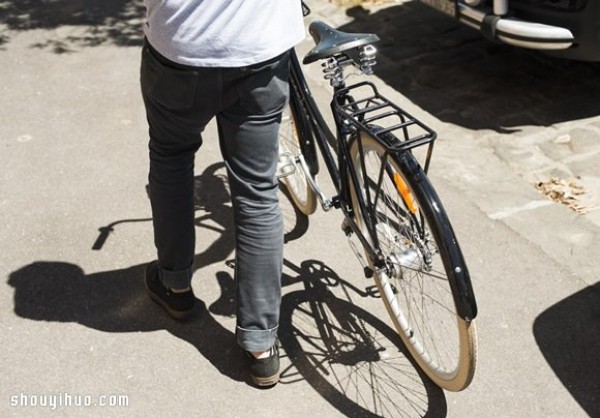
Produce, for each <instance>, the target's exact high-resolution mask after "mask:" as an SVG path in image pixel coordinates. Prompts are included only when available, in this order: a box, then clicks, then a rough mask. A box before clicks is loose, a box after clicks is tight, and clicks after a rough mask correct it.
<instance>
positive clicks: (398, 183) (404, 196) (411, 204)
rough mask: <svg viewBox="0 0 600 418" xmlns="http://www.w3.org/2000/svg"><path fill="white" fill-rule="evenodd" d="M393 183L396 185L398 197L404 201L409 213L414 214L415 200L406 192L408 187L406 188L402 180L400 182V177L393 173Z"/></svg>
mask: <svg viewBox="0 0 600 418" xmlns="http://www.w3.org/2000/svg"><path fill="white" fill-rule="evenodd" d="M394 183H396V188H397V189H398V191H399V192H400V195H401V196H402V200H404V203H405V204H406V207H407V208H408V210H410V213H412V214H414V213H415V212H416V211H417V207H416V206H415V199H414V197H413V195H412V193H411V192H410V190H408V186H406V183H405V182H404V180H402V177H400V174H398V173H394Z"/></svg>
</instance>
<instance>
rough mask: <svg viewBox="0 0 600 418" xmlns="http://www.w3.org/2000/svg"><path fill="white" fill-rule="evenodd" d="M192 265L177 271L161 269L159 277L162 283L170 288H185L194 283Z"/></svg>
mask: <svg viewBox="0 0 600 418" xmlns="http://www.w3.org/2000/svg"><path fill="white" fill-rule="evenodd" d="M192 275H193V271H192V266H190V267H188V268H186V269H183V270H177V271H171V270H165V269H163V268H161V269H159V277H160V282H161V283H162V285H163V286H164V287H166V288H168V289H185V288H186V287H189V286H190V284H191V283H192Z"/></svg>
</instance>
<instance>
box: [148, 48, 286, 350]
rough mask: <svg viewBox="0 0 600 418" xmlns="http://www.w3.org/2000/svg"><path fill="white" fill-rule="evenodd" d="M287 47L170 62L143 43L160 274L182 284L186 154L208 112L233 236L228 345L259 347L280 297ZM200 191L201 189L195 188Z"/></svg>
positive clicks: (271, 331) (272, 330) (271, 327)
mask: <svg viewBox="0 0 600 418" xmlns="http://www.w3.org/2000/svg"><path fill="white" fill-rule="evenodd" d="M288 73H289V53H285V54H283V55H281V56H278V57H276V58H274V59H271V60H269V61H266V62H263V63H260V64H256V65H252V66H248V67H241V68H199V67H189V66H184V65H180V64H176V63H173V62H171V61H169V60H167V59H166V58H164V57H163V56H161V55H159V54H158V53H157V52H156V51H155V50H154V49H152V47H151V46H150V45H148V44H147V43H146V45H145V46H144V48H143V52H142V66H141V87H142V95H143V98H144V103H145V106H146V114H147V119H148V124H149V133H150V142H149V149H150V173H149V176H148V177H149V184H150V202H151V206H152V217H153V224H154V241H155V245H156V248H157V252H158V261H159V265H160V270H159V271H160V277H161V281H162V283H163V284H164V286H167V287H172V288H182V287H187V286H188V285H189V284H190V281H191V277H192V272H193V268H192V267H193V266H192V263H193V258H194V252H195V229H194V198H193V194H194V182H193V179H194V155H195V153H196V151H197V150H198V149H199V148H200V145H201V144H202V136H201V134H202V131H203V130H204V128H205V126H206V125H207V124H208V122H209V121H210V120H212V119H213V118H214V117H216V120H217V125H218V131H219V140H220V147H221V153H222V156H223V159H224V161H225V164H226V167H227V173H228V177H229V184H230V190H231V199H232V204H233V213H234V221H235V237H236V263H235V273H234V276H235V281H236V289H237V290H236V296H237V300H236V302H237V329H236V335H237V341H238V343H239V344H240V345H241V346H242V347H243V348H244V349H246V350H249V351H264V350H267V349H269V348H270V347H271V346H272V345H273V343H274V341H275V338H276V333H277V327H278V324H279V308H280V303H281V271H282V262H283V220H282V217H281V213H280V210H279V205H278V200H277V189H278V184H277V179H276V169H277V151H278V149H277V133H278V130H279V124H280V121H281V112H282V109H283V107H284V105H285V103H286V101H287V99H288V93H289V86H288ZM200 193H201V191H200Z"/></svg>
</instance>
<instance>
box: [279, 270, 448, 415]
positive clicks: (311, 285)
mask: <svg viewBox="0 0 600 418" xmlns="http://www.w3.org/2000/svg"><path fill="white" fill-rule="evenodd" d="M285 265H286V267H287V268H288V270H291V272H292V273H294V274H296V275H297V276H295V277H294V276H291V275H289V274H285V275H284V278H283V280H284V285H285V284H292V283H296V282H301V283H303V285H304V289H303V290H299V291H294V292H291V293H288V294H286V295H285V296H284V297H283V300H282V306H281V322H280V324H281V325H280V333H279V338H280V341H281V344H282V346H283V348H284V349H285V352H286V354H287V355H288V356H289V359H290V361H291V365H290V366H289V367H288V368H286V369H285V370H284V371H283V372H282V377H281V384H293V383H295V382H296V381H298V380H302V379H303V380H306V381H307V383H309V384H310V385H311V386H312V387H313V388H314V389H315V390H316V391H317V392H318V393H319V394H320V395H321V396H322V397H323V398H325V399H326V400H327V401H328V402H329V403H330V404H331V405H332V406H334V407H335V408H336V409H337V410H338V411H340V412H341V413H342V414H344V415H345V416H381V415H385V416H388V415H389V416H406V417H409V416H415V417H416V416H418V417H443V416H446V414H447V405H446V399H445V396H444V392H443V391H442V390H441V389H440V388H439V387H437V386H436V385H435V384H433V383H432V382H431V381H430V380H429V379H428V378H427V377H426V376H425V375H424V374H423V373H422V372H421V370H420V369H419V368H418V366H417V365H416V363H414V362H413V360H412V358H411V357H410V356H409V354H408V352H407V351H406V348H405V347H404V345H403V344H402V342H401V340H400V338H399V336H398V335H397V334H396V332H395V331H394V330H393V329H392V328H391V327H389V326H388V325H386V324H385V323H383V322H382V321H381V320H380V319H378V318H377V317H375V316H374V315H373V314H371V313H370V312H367V311H366V310H364V309H363V308H361V307H359V306H358V305H355V304H354V303H352V302H351V300H350V293H352V294H353V295H354V296H356V297H357V298H365V297H369V298H375V299H377V300H376V301H374V302H376V303H378V304H382V302H381V301H380V300H379V297H378V295H377V292H376V290H375V289H374V286H370V287H367V288H365V289H364V290H361V289H358V288H356V287H354V286H353V285H351V284H350V283H348V282H346V281H345V280H343V279H342V278H340V277H339V276H338V275H337V274H336V273H335V271H333V270H332V269H331V268H329V267H328V266H327V265H325V264H324V263H323V262H321V261H318V260H306V261H303V262H302V263H301V265H300V266H295V265H293V264H292V263H291V262H289V261H286V263H285ZM334 288H341V289H343V290H344V293H345V295H346V297H344V298H340V297H337V296H336V295H334V293H333V292H332V289H334ZM348 290H350V291H351V292H348Z"/></svg>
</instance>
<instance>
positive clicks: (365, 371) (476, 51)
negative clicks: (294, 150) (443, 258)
mask: <svg viewBox="0 0 600 418" xmlns="http://www.w3.org/2000/svg"><path fill="white" fill-rule="evenodd" d="M8 3H10V4H9V5H7V7H6V8H5V9H4V10H5V11H4V12H2V13H3V14H0V16H8V17H11V19H6V20H5V21H4V23H1V22H0V28H2V27H3V28H4V29H5V30H4V31H3V32H0V39H1V40H0V42H2V43H0V60H1V62H2V74H1V75H0V80H2V83H0V93H1V94H0V108H1V109H2V112H1V113H0V147H1V148H2V152H0V167H1V168H0V175H1V180H0V213H1V214H2V219H3V225H4V228H3V234H2V236H1V238H0V243H1V247H0V248H2V254H1V255H0V272H1V274H2V277H3V280H2V281H0V328H1V329H2V334H1V335H2V338H3V340H2V342H3V344H2V346H3V349H4V355H3V356H2V357H1V358H0V372H1V374H2V376H3V378H2V380H1V381H0V416H3V417H4V416H49V415H55V414H58V415H60V416H76V417H81V416H86V417H87V416H102V417H105V416H140V417H141V416H165V415H168V416H207V417H221V416H239V417H264V416H269V417H278V416H290V417H296V416H297V417H300V416H312V415H316V414H318V415H320V416H323V417H335V416H369V415H383V416H410V417H413V416H414V417H417V416H430V417H444V416H449V417H524V416H527V417H566V416H568V417H585V416H600V382H599V380H598V378H597V376H599V375H600V360H598V352H600V333H599V332H598V320H599V318H600V304H599V303H598V300H599V297H600V284H599V283H600V282H598V277H600V262H599V261H598V250H597V245H598V243H599V239H598V238H599V236H600V226H599V222H597V219H598V218H597V213H598V212H590V214H589V215H578V214H576V213H575V212H573V211H571V210H570V209H568V208H567V207H566V206H564V205H560V204H558V203H552V202H550V201H547V200H546V199H545V197H544V196H542V195H540V194H539V193H538V191H536V190H535V188H534V187H533V185H532V182H535V181H536V180H537V177H536V176H539V175H542V174H543V173H545V171H544V170H545V169H546V168H547V167H550V166H552V164H553V163H556V165H557V166H558V165H559V166H560V167H561V168H562V169H563V174H564V173H565V172H566V173H567V174H569V175H570V174H573V175H575V176H576V175H578V173H579V172H578V171H577V170H583V171H581V172H583V173H585V175H583V176H582V180H585V181H587V183H586V187H587V188H588V189H589V190H595V189H594V184H595V183H594V181H595V177H594V175H595V176H596V177H600V174H599V173H598V171H599V170H598V169H597V168H596V167H597V165H596V166H594V165H593V164H592V163H591V162H592V161H593V157H594V156H595V155H596V154H595V152H596V149H597V148H596V146H597V145H598V144H597V143H594V142H593V141H592V140H590V139H589V137H587V136H585V135H584V140H576V138H578V136H577V135H580V134H582V132H584V133H585V132H591V133H597V132H598V129H600V119H599V118H598V116H597V115H598V114H600V112H598V113H594V111H595V109H596V107H595V106H597V105H596V103H595V101H597V100H595V99H596V98H597V97H598V94H599V93H600V84H598V83H596V82H595V81H590V80H587V79H586V80H584V81H581V80H582V77H583V76H587V75H588V74H590V73H592V72H593V70H596V69H597V66H596V65H594V64H579V63H578V64H575V63H570V64H567V63H563V62H559V61H556V60H551V59H548V58H546V57H541V56H539V55H537V54H534V53H531V52H527V51H518V50H515V49H511V48H504V47H499V46H495V45H489V44H487V43H486V42H485V41H483V40H481V39H479V38H478V37H477V36H476V34H474V33H473V32H471V31H469V30H467V29H456V28H455V26H453V24H452V23H448V21H447V20H446V19H445V17H442V16H438V15H437V14H436V13H435V12H433V11H430V10H429V9H427V8H425V7H424V6H422V5H420V4H418V3H416V2H412V1H410V2H404V3H398V4H397V5H392V6H390V5H387V7H374V8H373V9H371V10H370V11H369V12H370V13H366V12H364V11H360V10H357V9H354V10H353V11H351V12H350V15H348V14H347V13H346V10H345V9H343V8H339V7H336V6H334V5H332V4H330V3H328V2H325V1H319V2H317V1H313V2H311V7H312V9H313V15H311V16H310V17H309V18H308V20H307V22H308V21H310V20H312V19H321V20H325V21H328V22H330V23H331V24H334V25H336V26H340V27H342V28H345V29H359V30H363V29H364V31H367V29H369V30H370V29H371V28H374V27H380V28H381V31H380V32H381V37H382V39H383V41H382V44H381V45H380V50H381V57H380V61H381V62H380V69H381V72H380V73H378V77H379V79H378V81H377V82H378V83H379V85H381V86H382V90H383V93H384V94H385V95H386V96H389V97H390V98H391V99H393V100H394V101H397V102H398V104H400V105H401V106H403V107H405V108H406V109H407V110H409V112H411V113H413V114H415V115H420V116H421V115H422V116H423V118H424V119H425V121H426V122H427V123H429V124H431V125H432V126H433V127H434V128H435V129H436V130H437V131H438V133H439V136H440V139H439V140H438V143H437V145H436V149H435V152H434V156H433V163H432V168H431V177H432V180H433V182H434V184H435V186H436V187H437V189H438V192H439V193H440V195H441V197H442V200H443V201H444V203H445V205H446V209H447V210H448V212H449V214H450V217H451V220H452V221H453V226H454V229H455V231H456V233H457V235H458V237H459V239H460V242H461V246H462V248H463V251H464V253H465V257H466V259H467V262H468V263H469V269H470V271H471V274H472V276H473V282H474V286H475V292H476V296H477V301H478V304H479V308H480V314H479V317H478V319H477V325H478V330H479V350H480V351H479V363H478V366H479V367H478V370H477V373H476V376H475V380H474V382H473V384H472V386H471V387H469V388H468V389H467V390H465V391H464V392H461V393H448V392H443V391H441V390H440V389H438V388H436V387H434V386H433V385H432V384H431V383H429V382H428V380H427V379H426V378H424V377H423V376H422V375H421V374H420V373H419V372H418V371H417V370H416V369H415V368H414V367H413V366H412V364H411V362H410V360H409V359H407V358H406V356H405V355H404V354H403V351H402V347H401V346H400V345H399V343H398V342H397V339H396V338H395V336H394V334H393V332H392V331H391V328H390V327H389V321H388V320H387V318H386V316H385V315H384V313H383V312H382V311H383V306H382V304H381V302H380V301H379V300H377V299H376V298H374V297H372V292H370V289H371V287H372V285H373V283H372V282H371V281H369V280H367V279H365V278H364V277H363V276H362V274H361V269H360V264H359V262H358V260H357V259H356V256H355V254H354V251H353V249H352V247H351V246H350V245H348V243H347V241H346V238H345V237H344V235H343V234H342V232H341V230H340V223H341V216H340V215H339V214H337V213H324V212H323V211H321V210H318V211H317V213H316V214H315V215H314V216H312V217H311V218H309V220H308V222H306V220H304V219H302V218H300V217H298V216H297V215H296V214H295V212H294V211H293V209H292V207H291V205H290V203H289V201H287V199H285V197H284V196H282V207H283V210H284V214H285V217H286V228H287V234H288V235H287V236H288V242H287V244H286V253H285V260H286V264H285V275H284V278H283V283H284V300H283V306H282V323H281V339H282V345H283V354H284V358H283V366H284V373H283V376H282V382H281V383H280V384H279V385H277V386H276V387H275V388H273V389H271V390H258V389H256V388H254V387H252V386H251V385H249V383H248V379H247V374H246V370H245V369H244V362H243V358H242V356H241V352H240V350H239V349H238V348H237V347H236V345H235V343H234V335H233V330H234V325H235V319H234V318H233V316H232V314H233V304H232V303H233V300H232V291H233V286H234V285H233V280H232V277H233V271H232V268H231V261H232V260H233V257H234V254H233V248H234V242H233V236H232V224H231V216H230V215H231V206H230V203H229V201H228V197H229V194H228V185H227V181H226V177H225V170H224V167H223V164H222V163H221V161H220V156H219V150H218V144H217V141H216V129H215V127H214V126H213V125H211V126H209V129H208V131H207V132H206V136H205V144H204V146H203V148H202V150H201V152H200V153H199V154H198V157H197V169H196V170H197V177H196V186H197V188H198V189H199V190H202V191H203V192H204V193H203V194H200V195H199V197H198V201H197V208H198V210H197V225H198V229H197V236H198V244H197V256H196V268H197V270H198V271H197V272H196V273H195V276H194V281H193V286H194V289H195V293H196V295H197V297H198V298H200V299H201V301H202V305H203V306H204V307H205V308H206V310H205V311H204V310H203V309H201V308H199V309H198V312H197V314H196V315H195V317H194V319H193V320H192V321H191V322H190V323H188V324H179V323H175V322H173V321H171V320H169V318H167V317H166V315H165V314H164V312H162V311H161V310H160V308H158V307H157V306H155V305H154V304H153V303H152V302H150V301H149V299H148V298H147V296H146V295H145V293H144V290H143V284H142V281H141V280H142V275H143V269H144V266H145V263H147V262H148V261H150V260H152V259H153V258H154V256H155V255H154V248H153V245H152V228H151V223H150V221H149V217H150V211H149V202H148V198H147V194H146V176H147V138H146V131H147V128H146V122H145V118H144V113H143V105H142V102H141V97H140V94H139V86H138V69H139V54H140V50H139V43H140V42H139V41H140V38H139V36H140V35H139V31H137V29H136V28H139V24H140V22H141V16H143V14H141V11H142V9H141V6H140V5H139V4H138V3H136V2H124V1H122V2H114V4H112V3H111V5H110V6H108V5H107V6H105V8H106V10H104V8H102V7H100V9H102V10H101V11H96V12H94V13H96V14H94V13H92V14H90V15H85V16H84V17H81V18H80V19H81V20H77V19H78V18H77V16H80V15H78V14H77V13H74V11H73V10H71V9H69V7H71V8H75V9H76V8H77V7H80V6H78V5H75V3H74V2H73V5H72V6H69V7H67V6H66V5H67V4H69V5H70V4H71V3H70V2H59V3H57V5H53V4H52V3H49V4H47V5H46V6H45V9H44V10H42V9H41V7H40V8H39V9H35V7H37V6H28V5H19V4H17V3H16V2H15V3H14V6H11V5H12V4H13V3H12V2H8ZM117 3H118V5H117ZM59 6H60V7H59ZM11 7H12V8H11ZM27 7H31V8H34V9H32V10H25V9H26V8H27ZM11 13H12V14H11ZM27 14H28V16H30V19H29V20H28V21H27V22H26V21H21V20H19V19H21V18H20V17H19V16H24V15H27ZM36 16H37V19H38V21H37V25H35V24H34V23H36V20H35V19H36ZM40 16H41V17H40ZM43 16H48V19H49V20H48V21H47V22H46V23H47V24H46V25H44V24H42V21H43ZM61 16H63V18H61ZM64 16H69V17H68V18H64ZM400 21H401V22H402V23H403V26H402V25H399V24H396V23H397V22H400ZM382 23H385V24H384V25H383V26H380V25H381V24H382ZM394 25H395V26H394ZM439 33H444V37H443V39H442V37H441V35H437V34H439ZM411 34H412V35H411ZM404 36H406V37H408V40H407V39H405V38H403V37H404ZM409 41H410V42H409ZM441 44H443V45H441ZM442 46H443V48H442ZM310 47H311V42H310V40H309V39H307V40H306V41H305V42H304V43H303V44H302V45H300V46H299V47H298V52H299V54H302V53H305V52H306V51H308V49H310ZM473 59H476V62H477V69H478V70H477V71H475V72H474V73H473V72H472V73H470V74H469V80H470V83H466V79H465V77H464V72H465V71H468V68H469V65H470V64H469V63H468V62H467V61H468V60H471V61H469V62H471V63H472V62H473ZM462 60H464V61H465V62H462ZM501 63H502V66H500V64H501ZM536 64H538V65H541V66H542V67H543V68H545V69H548V68H550V67H552V66H553V65H554V66H556V68H557V69H558V70H557V71H558V72H559V77H562V78H561V79H562V80H566V81H565V83H564V84H563V89H564V90H565V91H567V92H569V93H570V100H569V102H568V103H565V104H564V106H565V107H564V108H563V107H562V105H561V103H558V102H556V99H557V98H558V97H559V95H558V93H557V92H555V91H554V90H552V86H551V84H552V83H551V81H552V79H551V77H545V78H544V77H542V76H541V75H540V74H539V73H538V72H535V73H534V74H535V77H532V79H530V83H531V85H532V86H533V87H527V86H525V85H523V84H519V85H517V86H516V87H515V86H512V85H511V78H510V76H511V75H514V74H513V72H515V71H520V72H521V74H531V73H532V72H534V71H539V69H536V68H537V67H536ZM527 71H529V73H528V72H527ZM307 74H308V77H309V79H310V81H311V85H312V86H313V88H314V94H315V96H316V97H317V98H318V99H319V100H320V101H321V102H322V103H323V105H324V106H325V104H326V101H325V100H326V97H327V94H328V87H327V85H326V83H325V81H323V80H322V79H321V77H320V68H319V67H318V64H317V65H313V66H311V67H309V68H307ZM577 75H579V77H577ZM540 77H541V78H542V81H544V80H545V81H544V82H546V83H548V85H547V86H546V85H545V84H543V83H542V81H539V79H540ZM498 80H502V83H500V84H501V87H498V85H497V83H499V81H498ZM536 80H537V81H536ZM567 81H568V82H567ZM579 82H581V83H583V84H585V87H586V88H585V91H582V90H581V89H580V87H578V85H577V83H579ZM446 83H450V85H452V86H455V88H450V87H449V86H447V85H446ZM460 83H463V84H460ZM540 83H542V84H540ZM569 83H570V84H569ZM456 86H459V87H460V88H459V87H456ZM468 86H474V87H477V89H476V90H469V88H468ZM544 86H546V87H544ZM498 89H500V90H510V89H519V91H520V95H518V96H511V95H510V94H507V95H499V96H498V98H497V101H492V100H491V99H489V98H488V94H489V92H490V91H491V92H495V93H498V91H499V90H498ZM575 98H576V99H578V101H577V106H578V109H573V105H572V102H573V100H575ZM571 99H572V100H571ZM586 100H587V101H586ZM542 102H543V103H544V104H545V105H544V106H542V107H541V108H537V107H536V106H535V105H533V103H542ZM457 105H462V106H463V108H462V109H461V110H460V111H459V110H457V109H456V107H455V106H457ZM503 108H504V109H505V112H504V113H502V112H499V111H500V110H501V109H503ZM519 109H520V110H519ZM576 110H578V112H576ZM494 115H498V118H499V119H501V121H500V122H498V124H499V125H502V127H504V128H506V127H509V128H510V129H508V131H507V130H506V129H498V126H499V125H498V126H496V125H493V123H494V119H493V117H492V116H494ZM511 121H512V122H511ZM475 122H478V123H479V124H477V123H475ZM567 134H568V135H569V141H571V145H572V146H570V148H569V150H571V151H570V152H571V153H572V154H576V155H566V150H565V148H564V146H565V144H566V142H565V141H566V138H565V137H564V135H567ZM559 137H561V138H562V139H561V140H559V141H557V140H556V139H557V138H559ZM592 138H593V136H592ZM577 144H578V145H577ZM578 147H579V148H578ZM577 150H579V151H577ZM527 152H530V153H531V154H527ZM536 153H540V154H536ZM542 154H543V156H544V158H548V159H547V160H546V159H544V160H543V161H544V164H546V165H543V164H541V163H540V161H542V160H540V159H538V157H539V158H541V157H540V155H542ZM526 155H530V156H531V158H529V159H528V158H525V156H526ZM565 158H566V159H567V160H566V162H565V160H564V159H565ZM584 161H585V164H583V162H584ZM576 162H579V163H580V164H579V166H577V167H575V166H574V165H573V164H575V163H576ZM536 170H537V171H536ZM549 170H550V169H549ZM569 170H570V171H569ZM567 171H569V172H567ZM321 181H322V182H323V183H324V184H325V187H327V184H326V180H325V177H324V176H321ZM599 193H600V192H599ZM592 198H595V197H594V196H591V197H590V199H592ZM541 202H544V203H541ZM546 202H548V203H546ZM323 282H327V283H328V284H329V288H328V289H325V288H324V287H323V286H320V285H319V284H318V283H323ZM311 301H318V302H321V304H322V306H324V307H325V308H326V309H325V313H324V314H323V313H321V314H320V315H324V316H320V315H317V312H316V311H315V310H314V309H313V308H314V305H311ZM350 301H351V302H353V304H350ZM380 305H381V306H380ZM341 312H344V313H345V315H346V316H344V318H352V319H353V321H356V323H357V324H360V327H361V330H363V331H365V332H368V333H369V334H370V335H372V336H375V337H376V341H377V342H378V344H380V348H381V352H382V353H386V354H393V355H390V356H389V357H386V356H380V357H379V358H380V359H379V361H372V359H371V360H368V358H369V357H365V356H366V354H364V353H363V354H364V356H363V357H361V353H362V352H361V351H360V350H359V348H360V347H359V345H358V344H355V345H352V343H353V342H354V343H356V341H354V340H352V339H351V337H352V335H350V334H348V333H345V332H343V326H342V324H341V323H340V321H341V320H342V319H340V318H341V316H340V313H341ZM323 321H330V322H331V325H333V326H334V327H333V328H332V329H334V330H336V332H338V334H336V335H334V337H335V338H334V340H336V339H337V340H336V341H337V342H340V341H346V342H347V343H348V345H346V347H353V350H354V351H351V354H353V356H351V359H352V361H347V359H345V360H344V359H342V358H341V357H339V355H340V353H332V352H331V344H332V342H331V341H323V340H322V338H321V336H320V334H319V332H318V329H317V326H319V325H322V324H323ZM336 321H337V322H336ZM336 326H337V328H336ZM365 358H367V360H365ZM44 395H46V396H45V397H44ZM52 396H53V397H54V399H55V400H57V401H58V402H62V406H60V405H56V410H52V409H53V408H52V406H51V405H48V406H40V405H37V406H31V403H33V402H37V403H41V402H42V401H44V402H45V403H48V401H49V400H50V399H51V398H52ZM44 399H45V400H44ZM124 400H126V401H127V406H123V405H121V406H116V405H115V406H110V403H111V402H113V403H118V402H123V401H124ZM79 401H81V402H83V403H85V402H87V401H89V402H91V404H92V405H91V406H87V407H85V406H77V402H79ZM67 403H70V406H68V405H66V404H67ZM105 403H107V404H108V405H105V406H103V405H102V404H105Z"/></svg>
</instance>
